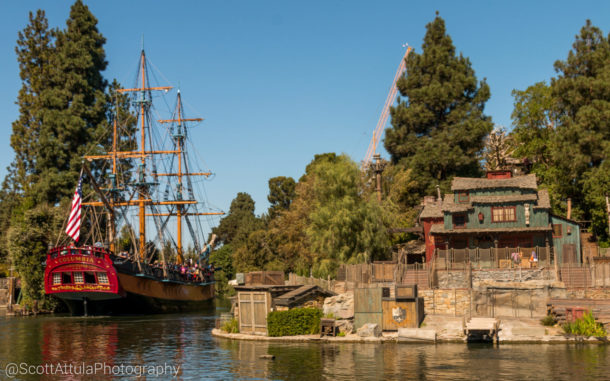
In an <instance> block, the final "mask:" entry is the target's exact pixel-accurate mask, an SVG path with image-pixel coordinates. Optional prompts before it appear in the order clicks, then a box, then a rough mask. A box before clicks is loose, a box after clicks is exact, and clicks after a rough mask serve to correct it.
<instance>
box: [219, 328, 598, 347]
mask: <svg viewBox="0 0 610 381" xmlns="http://www.w3.org/2000/svg"><path fill="white" fill-rule="evenodd" d="M212 336H214V337H217V338H223V339H230V340H243V341H264V342H276V343H323V344H337V343H350V344H355V343H360V344H469V342H468V341H467V340H466V339H465V338H464V339H457V338H456V339H436V340H434V341H433V340H415V339H409V338H404V337H399V336H398V333H395V332H391V333H388V332H385V333H384V334H383V335H382V336H381V337H360V336H358V335H357V334H349V335H346V336H343V337H331V336H322V337H320V335H300V336H280V337H269V336H261V335H249V334H245V333H227V332H224V331H222V330H221V329H218V328H214V329H212ZM490 344H491V342H490ZM497 344H594V345H606V344H608V340H607V339H606V338H598V337H588V338H587V337H581V336H564V335H545V336H543V337H541V338H525V337H516V338H515V339H506V338H505V339H499V341H498V343H497Z"/></svg>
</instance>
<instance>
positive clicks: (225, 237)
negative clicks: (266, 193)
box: [212, 192, 261, 246]
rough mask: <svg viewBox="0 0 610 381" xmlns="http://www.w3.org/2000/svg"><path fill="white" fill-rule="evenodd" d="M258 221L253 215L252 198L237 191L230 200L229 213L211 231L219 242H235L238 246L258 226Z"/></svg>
mask: <svg viewBox="0 0 610 381" xmlns="http://www.w3.org/2000/svg"><path fill="white" fill-rule="evenodd" d="M260 223H261V221H259V220H258V219H257V218H256V216H255V215H254V200H252V197H251V196H250V195H249V194H247V193H243V192H239V193H238V194H237V196H236V197H235V198H234V199H233V201H231V206H230V207H229V213H228V214H227V215H226V216H225V217H223V218H222V219H221V220H220V223H219V224H218V226H217V227H215V228H214V229H213V230H212V232H213V233H214V234H216V235H217V237H218V238H217V242H218V243H219V244H230V243H234V242H235V243H236V244H237V245H234V246H238V245H240V244H241V243H243V242H245V240H246V239H247V237H248V234H250V232H252V231H254V230H256V229H257V228H258V227H260Z"/></svg>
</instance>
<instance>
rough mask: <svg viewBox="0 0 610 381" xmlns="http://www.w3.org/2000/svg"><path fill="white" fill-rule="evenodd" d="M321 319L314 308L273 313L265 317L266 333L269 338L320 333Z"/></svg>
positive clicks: (319, 311) (320, 312)
mask: <svg viewBox="0 0 610 381" xmlns="http://www.w3.org/2000/svg"><path fill="white" fill-rule="evenodd" d="M321 317H322V310H319V309H316V308H294V309H292V310H288V311H273V312H270V313H269V315H267V331H268V334H269V336H296V335H312V334H314V333H318V332H319V331H320V318H321Z"/></svg>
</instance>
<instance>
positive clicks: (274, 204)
mask: <svg viewBox="0 0 610 381" xmlns="http://www.w3.org/2000/svg"><path fill="white" fill-rule="evenodd" d="M295 187H296V183H295V182H294V179H293V178H292V177H284V176H278V177H273V178H271V179H269V196H267V200H269V202H270V203H271V206H270V207H269V216H270V217H271V218H274V217H276V216H277V215H279V214H280V213H281V212H283V211H285V210H287V209H288V208H289V207H290V204H291V203H292V200H293V199H294V197H295V195H296V192H295Z"/></svg>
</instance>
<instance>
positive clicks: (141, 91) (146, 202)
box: [82, 50, 224, 263]
mask: <svg viewBox="0 0 610 381" xmlns="http://www.w3.org/2000/svg"><path fill="white" fill-rule="evenodd" d="M140 71H141V76H140V77H141V78H140V82H141V86H140V87H136V88H131V89H118V90H116V91H117V93H119V94H121V93H138V95H139V96H138V98H137V99H136V100H135V101H134V103H135V104H136V105H137V106H138V114H139V119H140V147H139V150H135V151H117V149H118V147H117V139H118V131H117V117H118V115H115V120H114V124H113V142H112V151H111V152H107V153H106V154H104V155H90V156H85V158H86V159H87V160H89V161H92V160H100V159H101V160H112V175H111V184H112V185H111V186H112V189H111V191H118V187H117V184H116V179H117V160H118V159H128V158H133V159H140V163H139V168H138V179H137V181H136V183H135V184H132V185H135V188H136V190H137V199H131V200H128V201H120V200H117V199H116V198H115V197H111V199H110V200H109V201H107V202H101V201H93V202H84V203H82V205H89V206H106V207H110V208H113V209H114V208H116V207H122V206H137V207H138V222H139V245H138V257H139V259H140V260H144V259H145V257H146V217H147V216H175V217H177V243H176V246H177V255H178V261H179V262H180V263H181V262H182V261H183V259H184V253H183V246H182V218H186V217H188V216H203V215H222V214H224V213H222V212H218V213H189V212H188V211H187V207H188V205H192V204H197V201H196V200H188V199H185V198H184V196H183V177H185V176H206V177H207V176H210V175H211V173H210V172H201V173H186V172H183V169H182V168H183V165H184V163H183V161H184V159H185V156H184V154H185V148H184V139H185V137H186V126H185V125H184V123H185V122H190V121H201V120H202V119H201V118H190V119H189V118H183V117H182V115H183V114H184V112H183V108H182V100H181V95H180V92H178V102H177V106H176V113H175V115H177V118H176V119H167V120H159V123H176V131H175V133H173V135H172V138H173V139H174V146H175V147H174V149H172V150H154V147H150V150H148V151H147V150H146V128H147V123H146V122H147V116H148V115H149V109H150V106H151V104H152V99H151V91H166V92H167V91H168V90H170V89H172V87H171V86H158V87H151V86H147V85H148V84H147V78H146V55H145V52H144V50H142V53H141V56H140ZM117 107H118V105H117ZM117 112H118V111H117ZM148 119H150V118H148ZM160 154H170V155H176V156H177V158H178V170H177V173H153V177H155V178H156V177H157V176H175V177H177V180H178V189H177V197H176V199H175V200H170V201H153V200H152V199H151V195H150V191H149V189H150V186H151V185H153V183H149V182H146V159H147V157H148V156H151V155H160ZM104 201H106V200H104ZM150 205H166V206H175V207H176V211H175V212H171V211H170V212H169V213H151V214H146V206H150ZM115 229H116V227H115V225H114V221H113V223H112V226H111V230H112V232H111V234H110V237H109V238H110V240H111V242H110V247H111V250H112V251H114V248H115V243H114V240H115V237H116V232H115V231H114V230H115Z"/></svg>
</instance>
